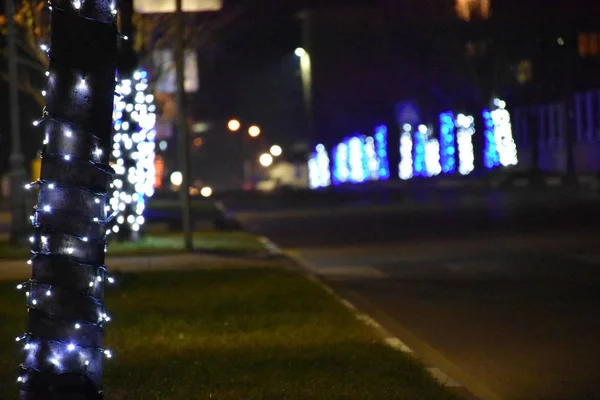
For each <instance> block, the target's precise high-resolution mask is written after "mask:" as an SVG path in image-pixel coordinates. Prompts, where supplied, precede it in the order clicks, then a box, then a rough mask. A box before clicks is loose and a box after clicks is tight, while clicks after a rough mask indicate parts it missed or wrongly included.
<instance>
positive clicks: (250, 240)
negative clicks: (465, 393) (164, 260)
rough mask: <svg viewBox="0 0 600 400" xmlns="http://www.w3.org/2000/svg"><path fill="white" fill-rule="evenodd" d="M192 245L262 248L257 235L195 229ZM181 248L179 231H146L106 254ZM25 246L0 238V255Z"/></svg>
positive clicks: (25, 251)
mask: <svg viewBox="0 0 600 400" xmlns="http://www.w3.org/2000/svg"><path fill="white" fill-rule="evenodd" d="M194 246H195V247H196V249H198V250H207V251H226V252H239V253H258V252H263V251H265V250H266V247H265V244H264V243H263V242H261V241H260V238H259V237H258V236H255V235H252V234H250V233H246V232H242V231H236V232H199V233H195V234H194ZM182 251H183V239H182V235H181V234H160V235H158V234H156V235H147V236H145V237H144V238H143V239H141V240H140V241H138V242H123V243H119V242H116V241H114V242H111V243H110V245H109V247H108V255H109V256H134V255H150V254H165V253H177V252H182ZM29 255H30V253H29V247H15V246H12V245H10V244H8V242H6V241H0V259H25V258H27V257H29Z"/></svg>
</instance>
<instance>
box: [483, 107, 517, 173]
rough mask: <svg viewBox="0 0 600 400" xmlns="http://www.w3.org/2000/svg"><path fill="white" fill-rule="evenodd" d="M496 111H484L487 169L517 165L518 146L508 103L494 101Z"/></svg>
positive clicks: (485, 161)
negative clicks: (507, 108)
mask: <svg viewBox="0 0 600 400" xmlns="http://www.w3.org/2000/svg"><path fill="white" fill-rule="evenodd" d="M494 106H495V107H496V108H495V109H494V110H492V111H489V110H484V111H483V118H484V120H485V128H486V129H485V149H484V165H485V167H486V168H494V167H498V166H504V167H507V166H509V165H517V163H518V162H519V159H518V158H517V146H516V144H515V141H514V139H513V135H512V127H511V122H510V113H509V112H508V110H506V102H504V101H503V100H500V99H495V100H494Z"/></svg>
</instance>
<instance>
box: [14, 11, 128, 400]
mask: <svg viewBox="0 0 600 400" xmlns="http://www.w3.org/2000/svg"><path fill="white" fill-rule="evenodd" d="M51 23H52V33H51V43H50V44H51V50H50V66H49V70H48V90H47V105H46V109H45V111H44V120H43V121H42V123H41V125H40V126H41V127H43V129H44V132H45V137H46V138H45V141H44V148H43V151H42V171H41V179H40V181H39V182H38V184H39V194H38V205H37V206H36V209H35V212H34V216H33V220H32V221H33V225H34V227H35V233H34V235H33V237H32V243H33V244H32V251H33V253H34V257H33V259H32V260H31V265H32V267H33V271H32V278H31V280H30V281H28V282H27V283H25V284H24V285H23V286H24V290H27V305H28V311H29V313H28V314H29V319H28V329H27V334H26V335H25V336H24V337H23V338H22V340H21V343H22V344H24V345H25V351H26V358H25V361H24V362H23V364H22V365H21V373H20V378H19V380H20V388H19V389H20V392H19V393H20V394H19V398H20V399H22V400H42V399H43V400H49V399H60V400H71V399H77V400H90V399H101V398H102V360H103V357H104V356H105V355H106V356H109V353H106V352H105V350H104V349H102V338H103V329H104V323H105V322H106V321H107V319H106V315H105V309H104V302H103V298H104V285H105V282H106V281H107V276H106V270H105V268H104V258H105V247H106V242H105V240H106V229H107V225H108V223H109V221H107V212H106V206H107V203H108V197H107V188H108V184H109V182H110V180H111V175H112V174H111V172H112V171H111V170H110V168H109V167H108V157H109V154H110V145H111V138H112V131H113V128H112V112H113V96H114V83H115V69H116V52H117V49H116V45H117V30H116V26H115V24H114V11H113V7H112V5H111V3H110V1H109V0H85V1H82V2H79V1H78V0H75V1H74V2H71V1H69V0H54V1H53V2H52V15H51Z"/></svg>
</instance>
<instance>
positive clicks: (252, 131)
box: [248, 125, 260, 138]
mask: <svg viewBox="0 0 600 400" xmlns="http://www.w3.org/2000/svg"><path fill="white" fill-rule="evenodd" d="M248 135H250V137H253V138H255V137H258V135H260V128H259V127H258V126H256V125H252V126H251V127H250V128H248Z"/></svg>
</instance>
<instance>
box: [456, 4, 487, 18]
mask: <svg viewBox="0 0 600 400" xmlns="http://www.w3.org/2000/svg"><path fill="white" fill-rule="evenodd" d="M490 11H491V10H490V0H456V13H457V14H458V16H459V17H460V18H461V19H462V20H464V21H470V20H471V19H473V18H474V17H475V18H477V17H479V18H481V19H488V18H489V17H490ZM475 14H477V15H475Z"/></svg>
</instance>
